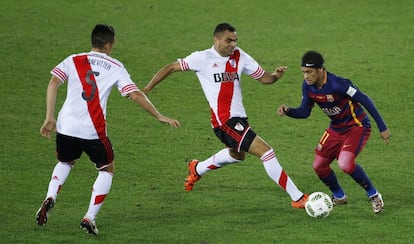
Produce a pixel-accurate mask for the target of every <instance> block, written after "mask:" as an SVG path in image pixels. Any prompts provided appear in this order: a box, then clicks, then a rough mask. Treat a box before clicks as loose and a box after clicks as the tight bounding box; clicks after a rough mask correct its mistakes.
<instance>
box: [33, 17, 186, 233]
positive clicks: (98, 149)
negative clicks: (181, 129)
mask: <svg viewBox="0 0 414 244" xmlns="http://www.w3.org/2000/svg"><path fill="white" fill-rule="evenodd" d="M91 43H92V49H91V51H90V52H85V53H79V54H73V55H70V56H69V57H67V58H66V59H64V60H63V61H62V62H61V63H59V64H58V65H57V66H56V67H54V68H53V69H52V71H51V74H52V78H51V79H50V82H49V85H48V88H47V96H46V119H45V121H44V123H43V125H42V127H41V128H40V134H41V135H42V136H44V137H46V138H49V139H50V138H51V133H52V132H53V131H55V130H56V132H57V133H56V152H57V159H58V163H57V164H56V166H55V168H54V170H53V173H52V177H51V180H50V182H49V187H48V191H47V194H46V199H45V200H44V201H43V203H42V205H41V207H40V208H39V210H38V211H37V213H36V221H37V223H38V224H39V225H45V224H46V222H47V220H48V212H49V211H50V210H51V208H53V206H54V204H55V202H56V198H57V196H58V193H59V191H60V189H61V187H62V185H63V184H64V183H65V181H66V179H67V177H68V176H69V173H70V171H71V169H72V167H73V165H74V164H75V160H77V159H78V158H79V157H80V156H81V154H82V152H85V153H86V154H87V155H88V156H89V158H90V160H91V161H92V162H93V163H94V164H95V166H96V169H97V170H98V171H99V173H98V177H97V178H96V181H95V183H94V184H93V189H92V196H91V200H90V204H89V208H88V211H87V212H86V214H85V216H84V217H83V219H82V221H81V224H80V227H81V228H82V229H84V230H86V231H87V232H88V233H91V234H94V235H97V234H98V229H97V228H96V223H95V216H96V215H97V214H98V212H99V209H100V208H101V206H102V204H103V202H104V200H105V197H106V196H107V194H108V193H109V190H110V188H111V185H112V176H113V174H114V152H113V149H112V145H111V142H110V141H109V138H108V135H107V128H106V106H107V100H108V97H109V94H110V92H111V90H112V88H113V87H116V88H117V89H118V91H119V93H120V94H121V95H122V96H124V97H128V98H130V99H132V100H133V101H134V102H136V103H137V104H138V105H139V106H141V107H142V108H143V109H144V110H146V111H147V112H149V113H150V114H151V115H152V116H154V117H155V118H156V119H157V120H158V121H160V122H162V123H167V124H169V125H171V126H173V127H178V126H179V122H178V121H177V120H174V119H171V118H168V117H165V116H164V115H162V114H160V113H159V112H158V111H157V109H156V108H155V107H154V106H153V105H152V103H151V102H150V101H149V100H148V99H147V97H146V96H145V94H144V93H143V92H141V91H140V90H139V89H138V87H137V86H136V85H135V83H134V82H133V81H132V80H131V78H130V76H129V74H128V72H127V70H126V69H125V67H124V65H123V64H122V63H121V62H120V61H118V60H116V59H114V58H112V57H110V56H109V55H110V54H111V52H112V50H113V48H114V44H115V31H114V29H113V28H112V27H111V26H108V25H105V24H98V25H96V26H95V27H94V29H93V30H92V35H91ZM65 81H67V86H68V87H67V96H66V100H65V102H64V104H63V106H62V108H61V110H60V112H59V115H58V119H57V122H56V120H55V116H54V112H55V104H56V97H57V91H58V88H59V87H60V85H62V84H63V83H64V82H65Z"/></svg>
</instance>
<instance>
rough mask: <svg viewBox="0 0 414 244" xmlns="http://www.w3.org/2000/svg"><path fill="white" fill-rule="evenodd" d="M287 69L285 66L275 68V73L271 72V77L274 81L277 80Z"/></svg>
mask: <svg viewBox="0 0 414 244" xmlns="http://www.w3.org/2000/svg"><path fill="white" fill-rule="evenodd" d="M287 69H288V67H287V66H279V67H276V69H275V72H273V74H272V76H273V77H275V79H276V80H278V79H280V78H281V77H282V76H283V75H284V74H285V72H286V70H287Z"/></svg>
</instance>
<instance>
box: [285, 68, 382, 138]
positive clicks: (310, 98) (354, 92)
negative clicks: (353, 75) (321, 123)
mask: <svg viewBox="0 0 414 244" xmlns="http://www.w3.org/2000/svg"><path fill="white" fill-rule="evenodd" d="M302 96H303V97H302V103H301V105H300V107H298V108H289V111H288V113H287V115H288V116H290V117H293V118H307V117H308V116H309V115H310V113H311V110H312V108H313V106H314V104H315V103H316V104H318V106H319V107H320V108H321V109H322V111H323V112H324V113H325V114H326V115H327V116H328V117H329V118H330V119H331V123H330V125H329V126H330V128H332V129H333V130H335V131H338V132H344V131H346V130H348V129H349V128H351V127H352V126H364V127H371V123H370V120H369V117H368V115H367V113H366V112H365V111H364V109H363V108H362V106H363V107H364V108H365V109H366V110H367V111H368V112H369V113H370V115H371V116H372V117H373V118H374V120H375V122H376V123H377V126H378V128H379V130H380V131H384V130H386V129H387V126H386V124H385V122H384V120H383V119H382V117H381V115H380V114H379V112H378V110H377V108H376V107H375V105H374V103H373V102H372V100H371V98H370V97H368V96H367V95H366V94H365V93H363V92H362V91H360V90H359V89H358V88H357V87H356V86H355V85H354V84H353V83H352V82H351V81H350V80H349V79H345V78H342V77H339V76H336V75H334V74H332V73H329V72H326V83H325V84H324V85H323V86H322V87H320V88H318V87H316V86H315V85H308V84H307V83H306V82H305V81H304V82H303V86H302ZM361 105H362V106H361Z"/></svg>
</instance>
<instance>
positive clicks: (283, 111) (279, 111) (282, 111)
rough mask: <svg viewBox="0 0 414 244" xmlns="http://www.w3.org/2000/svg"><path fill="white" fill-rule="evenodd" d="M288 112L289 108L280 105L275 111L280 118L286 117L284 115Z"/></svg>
mask: <svg viewBox="0 0 414 244" xmlns="http://www.w3.org/2000/svg"><path fill="white" fill-rule="evenodd" d="M288 111H289V107H288V106H286V105H285V104H282V105H280V107H279V108H278V109H277V114H278V115H280V116H284V115H286V113H287V112H288Z"/></svg>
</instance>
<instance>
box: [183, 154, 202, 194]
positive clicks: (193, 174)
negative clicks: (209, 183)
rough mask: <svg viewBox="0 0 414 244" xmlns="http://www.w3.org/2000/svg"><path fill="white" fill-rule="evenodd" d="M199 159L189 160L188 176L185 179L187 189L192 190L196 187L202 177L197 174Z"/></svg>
mask: <svg viewBox="0 0 414 244" xmlns="http://www.w3.org/2000/svg"><path fill="white" fill-rule="evenodd" d="M197 164H198V160H196V159H193V160H190V162H188V176H187V178H186V179H185V183H184V188H185V190H186V191H191V190H192V189H193V187H194V184H195V183H196V182H197V181H198V180H199V179H200V178H201V176H200V175H198V174H197V170H196V167H197Z"/></svg>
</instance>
